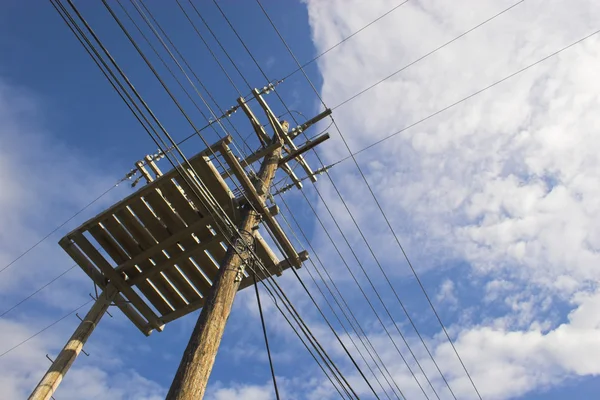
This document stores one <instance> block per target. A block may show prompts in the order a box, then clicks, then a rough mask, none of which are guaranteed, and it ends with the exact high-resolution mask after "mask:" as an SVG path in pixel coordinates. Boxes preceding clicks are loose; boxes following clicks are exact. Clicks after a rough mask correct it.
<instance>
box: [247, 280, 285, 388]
mask: <svg viewBox="0 0 600 400" xmlns="http://www.w3.org/2000/svg"><path fill="white" fill-rule="evenodd" d="M252 279H253V280H254V292H255V293H256V302H257V303H258V312H259V314H260V323H261V325H262V331H263V336H264V337H265V347H266V348H267V356H268V357H269V366H270V368H271V377H272V378H273V388H274V389H275V398H276V399H277V400H279V389H277V378H275V368H274V367H273V359H272V358H271V349H270V348H269V337H268V336H267V326H266V324H265V317H264V315H263V310H262V305H261V303H260V293H259V292H258V284H257V282H256V274H252Z"/></svg>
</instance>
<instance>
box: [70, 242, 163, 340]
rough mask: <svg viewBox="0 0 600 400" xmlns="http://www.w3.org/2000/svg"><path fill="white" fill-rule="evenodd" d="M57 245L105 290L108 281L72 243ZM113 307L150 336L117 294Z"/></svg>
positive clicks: (132, 310) (146, 325)
mask: <svg viewBox="0 0 600 400" xmlns="http://www.w3.org/2000/svg"><path fill="white" fill-rule="evenodd" d="M58 244H59V245H60V247H62V248H63V250H64V251H65V252H66V253H67V254H68V255H69V256H71V258H72V259H73V260H74V261H75V262H76V263H77V264H78V265H79V266H80V267H81V269H82V270H83V271H84V272H85V273H86V274H87V275H88V276H89V277H90V278H91V279H92V281H93V282H94V283H95V284H96V285H97V286H98V287H99V288H100V289H102V290H104V289H105V288H106V285H107V283H108V280H107V279H106V277H104V275H102V273H101V272H100V271H99V270H98V269H97V268H96V267H95V266H94V264H92V263H91V262H90V261H89V260H88V258H87V257H86V256H85V255H84V254H83V253H82V252H81V250H79V248H78V247H77V246H75V244H73V242H71V241H70V240H69V239H68V238H66V237H64V238H62V239H61V240H60V241H59V242H58ZM114 302H115V305H116V306H117V307H119V309H120V310H121V311H122V312H123V314H125V316H126V317H127V318H129V320H130V321H131V322H133V324H134V325H135V326H136V327H137V328H138V329H139V330H140V331H142V333H143V334H144V335H146V336H148V335H150V333H151V332H152V328H151V327H150V326H149V325H148V321H146V320H145V319H144V318H143V317H142V316H141V315H140V313H139V312H138V311H137V310H136V309H135V308H134V307H132V306H131V305H130V304H129V303H128V302H127V299H125V298H124V297H123V295H121V294H118V295H117V297H116V298H115V301H114Z"/></svg>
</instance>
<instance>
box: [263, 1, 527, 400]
mask: <svg viewBox="0 0 600 400" xmlns="http://www.w3.org/2000/svg"><path fill="white" fill-rule="evenodd" d="M257 2H258V3H259V5H260V6H261V8H262V9H263V11H264V12H265V15H266V16H267V18H269V21H270V22H271V24H272V25H273V27H274V29H275V30H276V31H277V33H278V34H279V36H280V38H281V40H282V41H283V42H284V44H286V47H287V48H288V51H289V52H290V54H291V55H292V57H293V58H294V60H295V61H296V62H297V63H298V65H299V62H298V61H297V59H296V57H295V56H294V54H293V52H292V51H291V49H290V48H289V46H288V45H287V43H285V40H284V39H283V37H282V36H281V34H280V33H279V32H278V30H277V28H276V27H275V25H274V24H273V22H272V20H271V19H270V17H269V16H268V14H267V13H266V11H265V10H264V8H263V7H262V5H261V4H260V1H259V0H257ZM522 2H523V1H520V2H518V3H516V4H514V5H513V6H511V7H509V8H508V9H506V10H504V11H502V12H500V13H499V14H496V15H495V16H494V17H492V18H491V19H493V18H495V17H497V16H498V15H501V14H503V13H504V12H506V11H508V10H510V9H511V8H513V7H515V6H516V5H518V4H520V3H522ZM491 19H488V20H487V21H490V20H491ZM487 21H485V22H484V23H486V22H487ZM484 23H482V24H480V25H478V26H481V25H483V24H484ZM478 26H477V27H478ZM477 27H475V28H472V29H471V30H470V31H472V30H473V29H476V28H477ZM468 32H469V31H467V32H466V33H468ZM466 33H465V34H466ZM465 34H463V36H464V35H465ZM303 73H304V75H305V77H306V79H307V80H308V81H309V83H310V84H311V86H312V87H313V90H314V91H315V93H316V94H317V96H318V97H319V98H320V99H321V97H320V95H319V93H318V91H317V90H316V88H315V87H314V85H313V84H312V82H311V81H310V79H309V78H308V76H307V75H306V73H305V72H304V71H303ZM363 93H364V92H363ZM321 102H322V103H323V100H322V99H321ZM323 105H324V106H325V107H326V105H325V103H323ZM332 121H333V123H334V124H335V126H336V129H337V130H338V133H339V134H340V136H341V138H342V141H343V142H344V144H345V146H346V148H347V149H348V152H349V153H351V154H352V152H351V150H350V148H349V146H348V144H347V142H346V140H345V138H344V136H343V134H342V133H341V131H340V129H339V127H338V126H337V123H335V119H333V117H332ZM352 158H353V160H354V162H355V164H356V167H357V168H358V170H359V173H360V174H361V176H362V178H363V180H364V182H365V184H366V185H367V187H368V189H369V192H370V193H371V195H372V197H373V199H374V200H375V202H376V204H377V206H378V208H379V210H380V212H381V214H382V216H383V217H384V219H385V221H386V223H387V225H388V227H389V229H390V231H391V233H392V235H393V236H394V238H395V240H396V243H397V244H398V246H399V248H400V249H401V251H402V253H403V255H404V257H405V259H406V261H407V263H408V264H409V267H410V269H411V271H412V272H413V275H414V276H415V278H416V279H417V282H418V283H419V286H420V288H421V290H422V291H423V294H424V295H425V297H426V299H427V301H428V303H429V305H430V307H431V309H432V311H433V313H434V314H435V316H436V318H437V320H438V322H439V323H440V326H441V327H442V330H443V331H444V333H445V335H446V338H447V339H448V341H449V343H450V344H451V346H452V348H453V350H454V353H455V354H456V356H457V358H458V360H459V361H460V363H461V365H462V367H463V369H464V371H465V373H466V375H467V377H468V378H469V381H470V382H471V385H472V386H473V388H474V390H475V392H476V393H477V395H478V397H479V398H480V399H481V395H480V393H479V391H478V389H477V387H476V385H475V383H474V382H473V380H472V378H471V376H470V374H469V372H468V370H467V368H466V366H465V364H464V362H463V360H462V358H461V357H460V355H459V353H458V351H457V349H456V347H455V345H454V343H453V341H452V340H451V338H450V336H449V334H448V332H447V330H446V327H445V326H444V324H443V323H442V321H441V318H440V316H439V314H438V313H437V311H436V310H435V307H434V306H433V303H432V302H431V299H430V297H429V295H428V294H427V292H426V290H425V287H424V286H423V284H422V282H421V280H420V279H419V277H418V274H417V273H416V270H415V269H414V267H413V266H412V263H411V262H410V260H409V258H408V256H407V254H406V252H405V251H404V248H403V247H402V245H401V243H400V240H399V238H398V236H397V235H396V233H395V231H394V230H393V228H392V226H391V223H390V222H389V219H388V217H387V216H386V215H385V212H384V211H383V208H382V207H381V205H380V203H379V201H378V199H377V197H376V196H375V193H374V192H373V190H372V188H371V186H370V185H369V183H368V181H367V179H366V176H365V175H364V173H363V172H362V169H361V168H360V166H359V164H358V162H357V161H356V159H355V158H354V157H353V156H352ZM328 175H329V174H328ZM332 183H333V181H332ZM334 187H335V184H334ZM336 190H337V189H336ZM340 199H341V200H342V202H343V203H344V206H345V207H346V209H347V211H348V213H349V214H350V216H351V218H352V220H353V222H354V223H355V225H356V227H357V229H358V230H359V232H360V234H361V236H362V237H363V239H364V240H365V243H366V244H367V246H368V247H369V250H370V251H371V253H372V254H373V256H374V257H375V255H374V253H373V252H372V250H371V248H370V246H369V244H368V242H367V240H366V238H365V237H364V234H363V233H362V231H361V230H360V228H359V226H358V224H357V223H356V221H355V219H354V217H353V216H352V214H351V212H350V210H349V208H348V207H347V206H346V204H345V202H344V200H343V198H342V197H341V194H340ZM378 265H379V267H380V269H381V271H382V273H383V274H384V276H385V277H386V280H387V281H388V284H389V285H390V288H391V289H392V291H393V292H394V295H395V296H396V298H397V300H398V301H399V303H400V304H401V306H402V308H403V310H405V308H404V306H403V305H402V302H401V301H400V298H399V296H398V294H397V292H396V291H395V289H394V288H393V285H392V284H391V282H390V281H389V279H388V278H387V275H386V274H385V271H384V270H383V268H382V267H381V265H380V264H379V262H378ZM405 313H406V310H405ZM406 316H407V317H408V318H409V321H410V322H411V324H412V325H413V328H414V329H415V331H416V332H417V334H418V335H419V337H420V338H421V336H420V334H419V333H418V330H417V328H416V326H415V325H414V323H413V322H412V319H411V318H410V316H409V315H408V313H406ZM421 341H422V343H423V345H424V346H425V348H426V349H427V352H428V353H429V355H430V357H431V359H432V361H433V362H434V364H436V367H437V369H438V372H439V373H440V375H441V376H442V378H443V379H444V381H445V382H446V385H447V387H448V389H449V390H450V391H451V393H452V395H453V396H454V393H453V392H452V389H451V387H450V385H449V384H448V382H447V380H446V378H445V377H444V375H443V374H442V372H441V370H440V368H439V366H438V365H437V363H436V362H435V359H434V358H433V355H432V354H431V352H430V351H429V349H428V347H427V346H426V344H425V342H424V341H423V340H422V338H421ZM432 389H433V386H432ZM434 391H435V389H434ZM436 395H437V394H436ZM438 398H439V397H438ZM454 398H456V396H454Z"/></svg>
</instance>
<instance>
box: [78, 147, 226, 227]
mask: <svg viewBox="0 0 600 400" xmlns="http://www.w3.org/2000/svg"><path fill="white" fill-rule="evenodd" d="M231 141H232V138H231V136H230V135H227V136H225V137H224V138H223V139H221V140H219V141H218V142H216V143H214V144H213V145H211V146H210V147H209V148H206V149H204V150H202V151H201V152H200V153H198V154H197V155H195V156H194V157H192V158H191V159H190V160H193V159H195V158H196V157H203V156H206V155H209V154H212V153H213V152H217V151H219V149H221V147H222V146H223V145H227V144H229V143H231ZM179 171H180V170H179V169H176V168H174V169H172V170H170V171H169V172H167V173H166V174H164V175H163V176H161V177H159V178H158V179H156V181H155V183H156V184H160V182H162V181H163V180H169V179H172V178H174V177H178V176H179V173H180V172H179ZM153 190H156V189H155V187H154V185H153V184H149V185H145V186H142V187H141V188H140V189H138V191H137V192H135V193H132V194H130V195H129V196H127V197H126V198H124V199H123V200H121V201H119V202H118V203H117V204H115V205H114V206H112V207H111V208H109V209H107V210H105V211H103V212H101V213H100V214H98V215H96V216H95V217H94V218H92V219H90V220H88V221H87V222H86V223H84V224H83V225H81V226H80V227H79V228H77V229H74V230H73V231H72V232H69V234H68V235H70V234H71V233H76V232H78V231H84V230H87V229H88V228H89V227H90V226H93V225H95V224H97V223H98V222H99V221H100V220H102V219H105V218H106V217H107V216H108V215H109V214H112V213H113V211H114V210H117V209H122V208H124V207H126V206H128V205H131V204H132V203H134V202H136V201H138V200H139V199H140V197H142V196H144V195H145V194H146V193H148V192H151V191H153ZM186 193H187V192H186ZM194 203H195V201H194ZM68 235H67V236H68Z"/></svg>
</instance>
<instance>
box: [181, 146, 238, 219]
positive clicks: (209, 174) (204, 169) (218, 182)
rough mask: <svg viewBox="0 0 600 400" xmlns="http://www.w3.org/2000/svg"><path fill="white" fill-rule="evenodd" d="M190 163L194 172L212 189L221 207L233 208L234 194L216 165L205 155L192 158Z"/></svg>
mask: <svg viewBox="0 0 600 400" xmlns="http://www.w3.org/2000/svg"><path fill="white" fill-rule="evenodd" d="M190 164H191V165H192V167H193V168H194V173H195V174H196V175H197V177H198V178H200V180H202V182H204V184H205V185H206V186H207V187H208V188H209V189H210V191H211V193H212V195H213V196H214V197H215V199H216V200H217V201H218V202H219V204H221V207H223V208H224V209H227V208H228V209H231V208H232V207H233V203H232V201H233V197H234V196H233V194H232V193H231V190H230V189H229V186H227V183H225V181H224V180H223V179H222V178H221V174H220V173H219V171H217V169H216V168H215V166H214V165H213V164H212V163H211V162H210V161H208V160H206V159H205V158H204V157H197V158H195V159H193V160H191V161H190Z"/></svg>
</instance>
